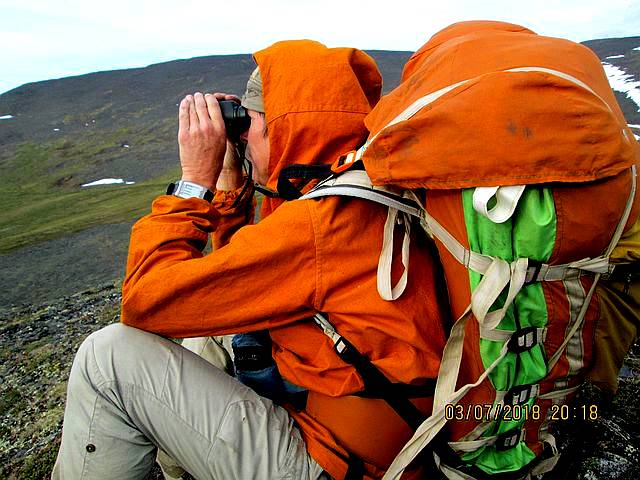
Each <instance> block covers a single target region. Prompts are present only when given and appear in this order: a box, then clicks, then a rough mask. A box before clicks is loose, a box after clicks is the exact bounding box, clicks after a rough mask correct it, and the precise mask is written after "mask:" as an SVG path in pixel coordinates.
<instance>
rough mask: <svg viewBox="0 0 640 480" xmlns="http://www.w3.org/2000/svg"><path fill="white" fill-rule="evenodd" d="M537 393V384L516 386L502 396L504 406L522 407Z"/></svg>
mask: <svg viewBox="0 0 640 480" xmlns="http://www.w3.org/2000/svg"><path fill="white" fill-rule="evenodd" d="M537 392H538V384H537V383H534V384H532V385H516V386H514V387H511V388H510V389H509V391H508V392H507V394H506V395H505V396H504V404H505V405H522V404H525V403H527V402H528V401H529V400H531V398H533V395H534V393H537Z"/></svg>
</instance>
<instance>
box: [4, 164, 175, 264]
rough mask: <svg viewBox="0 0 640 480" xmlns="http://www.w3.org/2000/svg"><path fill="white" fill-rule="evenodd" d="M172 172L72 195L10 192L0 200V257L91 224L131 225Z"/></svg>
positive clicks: (158, 192)
mask: <svg viewBox="0 0 640 480" xmlns="http://www.w3.org/2000/svg"><path fill="white" fill-rule="evenodd" d="M178 175H179V173H178V172H177V171H174V172H172V173H170V174H166V175H163V176H162V177H160V178H156V179H153V180H150V181H147V182H144V183H140V184H136V185H113V186H110V185H105V186H100V187H92V188H91V189H87V190H80V191H75V192H66V191H51V192H33V191H32V192H30V191H26V190H22V191H14V192H11V194H7V195H6V196H4V197H3V198H2V199H0V211H2V212H4V213H3V215H2V218H1V219H0V253H7V252H10V251H11V250H14V249H16V248H20V247H24V246H27V245H31V244H34V243H39V242H42V241H45V240H51V239H53V238H57V237H60V236H63V235H68V234H71V233H76V232H79V231H82V230H84V229H86V228H89V227H92V226H95V225H104V224H109V223H121V222H126V221H132V220H135V219H136V218H139V217H141V216H142V215H145V214H146V213H148V212H149V211H150V206H151V202H152V201H153V199H154V198H155V197H157V196H158V195H160V194H162V193H163V190H164V189H165V188H166V185H167V184H168V183H169V182H170V181H172V180H174V179H175V178H177V176H178Z"/></svg>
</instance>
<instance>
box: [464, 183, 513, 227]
mask: <svg viewBox="0 0 640 480" xmlns="http://www.w3.org/2000/svg"><path fill="white" fill-rule="evenodd" d="M524 189H525V185H507V186H503V187H501V186H497V187H476V188H475V190H474V191H473V208H474V209H475V210H476V212H478V213H479V214H481V215H483V216H484V217H487V218H488V219H489V220H491V221H492V222H493V223H504V222H506V221H507V220H509V219H510V218H511V216H512V215H513V213H514V212H515V211H516V207H517V206H518V201H519V200H520V197H522V194H523V193H524ZM494 198H495V205H494V206H493V207H491V208H489V204H490V203H491V201H492V199H494Z"/></svg>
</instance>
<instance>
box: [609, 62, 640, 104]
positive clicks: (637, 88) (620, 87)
mask: <svg viewBox="0 0 640 480" xmlns="http://www.w3.org/2000/svg"><path fill="white" fill-rule="evenodd" d="M602 66H603V67H604V71H605V73H606V74H607V78H608V79H609V85H611V88H612V89H614V90H615V91H617V92H622V93H626V94H627V97H628V98H630V99H631V100H633V101H634V102H635V103H636V105H638V111H639V112H640V82H637V81H635V79H634V78H633V75H630V74H628V73H627V72H625V71H624V70H622V69H621V68H619V67H616V66H615V65H611V64H609V63H605V62H602Z"/></svg>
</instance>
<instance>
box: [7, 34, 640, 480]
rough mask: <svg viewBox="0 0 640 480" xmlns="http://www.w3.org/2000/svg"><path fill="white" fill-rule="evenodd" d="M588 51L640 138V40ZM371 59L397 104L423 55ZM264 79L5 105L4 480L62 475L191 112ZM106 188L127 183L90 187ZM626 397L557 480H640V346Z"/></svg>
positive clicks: (608, 404)
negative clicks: (216, 95) (102, 344)
mask: <svg viewBox="0 0 640 480" xmlns="http://www.w3.org/2000/svg"><path fill="white" fill-rule="evenodd" d="M585 44H586V45H587V46H589V47H590V48H592V49H593V50H594V51H595V52H596V53H597V55H598V56H599V58H600V59H601V60H602V61H603V62H605V63H606V64H607V65H609V67H607V69H608V70H607V71H610V72H612V75H613V76H615V82H616V85H617V88H619V89H620V90H621V91H617V92H616V96H617V98H618V101H619V102H620V105H621V107H622V108H623V111H624V113H625V116H626V118H627V121H628V123H629V124H631V125H633V126H634V127H633V129H634V131H635V132H636V134H637V135H638V136H640V112H639V109H640V105H638V103H637V102H639V101H640V97H638V96H637V95H640V82H639V80H640V49H639V47H640V37H632V38H623V39H605V40H593V41H590V42H585ZM369 53H370V54H371V55H372V56H373V57H374V58H375V59H376V61H377V62H378V65H379V66H380V69H381V71H382V73H383V76H384V78H385V88H384V90H385V91H389V90H390V89H392V88H393V87H394V86H395V85H397V83H398V82H399V78H400V72H401V67H402V65H403V64H404V62H405V61H406V60H407V58H408V57H409V55H410V53H409V52H388V51H372V52H369ZM252 68H253V61H252V60H251V57H250V56H249V55H229V56H209V57H199V58H193V59H188V60H176V61H173V62H167V63H162V64H157V65H151V66H148V67H145V68H137V69H128V70H119V71H110V72H99V73H92V74H89V75H82V76H77V77H69V78H64V79H59V80H50V81H45V82H37V83H31V84H27V85H23V86H21V87H19V88H16V89H14V90H12V91H10V92H7V93H4V94H2V95H0V178H2V180H3V184H4V185H5V194H4V195H3V196H2V197H0V211H2V212H3V213H2V215H1V216H0V269H1V270H2V272H3V274H2V275H1V276H0V379H1V380H0V434H1V435H0V478H8V479H17V478H20V479H34V480H35V479H40V478H46V477H47V474H48V472H49V471H50V469H51V466H52V462H53V459H54V456H55V454H56V452H57V448H58V442H59V434H60V428H61V418H62V412H63V408H64V398H65V388H66V379H67V377H68V371H69V367H70V364H71V361H72V357H73V353H74V352H75V350H76V349H77V346H78V345H79V343H80V342H81V340H82V339H83V338H84V337H85V336H86V335H88V334H89V333H90V332H92V331H94V330H96V329H98V328H100V327H101V326H104V325H107V324H109V323H112V322H114V321H118V319H119V302H120V293H119V284H120V281H121V279H122V277H123V274H124V264H125V260H126V250H127V245H128V239H129V231H130V227H131V225H132V223H133V222H134V221H135V219H137V218H139V217H140V216H141V215H144V214H145V213H146V212H148V210H149V206H150V203H151V201H152V199H153V198H154V197H155V196H157V195H158V194H159V193H161V192H163V191H164V189H165V188H166V184H167V183H168V182H169V181H171V180H174V179H175V178H176V177H177V176H178V174H179V170H178V168H177V158H178V152H177V145H176V141H175V137H176V131H177V126H176V120H175V116H176V112H177V103H178V101H179V99H180V98H182V97H183V96H184V95H185V94H186V93H189V92H194V91H198V90H200V91H202V90H204V91H216V90H219V91H228V92H234V93H241V92H242V90H243V89H244V84H245V81H246V78H247V76H248V75H249V73H250V71H251V70H252ZM620 72H622V73H620ZM612 78H613V77H612ZM634 85H635V86H634ZM633 88H636V90H633ZM628 92H631V97H630V96H628V94H627V93H628ZM635 92H638V93H635ZM105 178H116V179H122V181H123V183H122V184H116V185H103V186H97V187H82V185H83V184H86V183H89V182H93V181H96V180H100V179H105ZM127 183H129V184H127ZM620 385H621V389H620V392H619V394H618V395H617V396H616V397H615V398H605V397H603V395H602V394H601V393H600V392H599V391H597V390H596V389H595V387H590V386H588V387H587V388H585V389H584V390H583V391H582V392H581V393H580V396H579V397H578V399H577V402H578V405H588V406H589V405H592V404H596V405H598V408H599V412H600V415H599V418H598V419H597V421H577V420H569V421H566V422H560V436H559V446H560V448H561V450H562V451H563V452H564V456H563V457H562V459H561V462H560V464H559V466H558V469H557V471H556V472H554V474H553V475H551V476H547V477H545V478H547V479H549V478H551V479H561V478H576V479H584V480H594V479H595V480H600V479H602V480H604V479H609V478H611V479H618V480H631V479H636V478H640V462H639V461H638V453H639V449H640V440H639V439H640V423H639V420H640V408H639V405H640V404H639V401H638V398H639V396H640V348H639V347H638V345H636V346H634V348H633V350H632V352H631V353H630V355H629V357H628V358H627V360H626V364H625V367H624V368H623V371H622V372H621V376H620Z"/></svg>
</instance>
